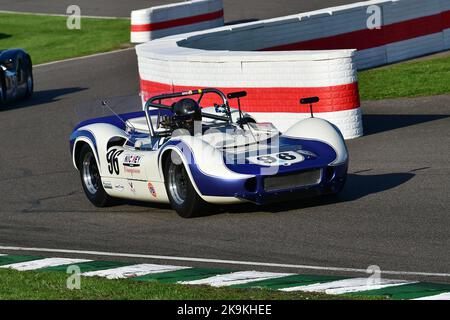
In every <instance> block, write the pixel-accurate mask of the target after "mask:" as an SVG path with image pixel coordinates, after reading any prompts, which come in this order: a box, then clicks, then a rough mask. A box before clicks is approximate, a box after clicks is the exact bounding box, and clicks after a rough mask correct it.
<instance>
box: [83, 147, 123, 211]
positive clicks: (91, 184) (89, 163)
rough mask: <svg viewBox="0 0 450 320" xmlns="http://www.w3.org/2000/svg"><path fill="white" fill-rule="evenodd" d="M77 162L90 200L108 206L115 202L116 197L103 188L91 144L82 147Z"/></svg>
mask: <svg viewBox="0 0 450 320" xmlns="http://www.w3.org/2000/svg"><path fill="white" fill-rule="evenodd" d="M77 164H78V170H79V171H80V177H81V184H82V185H83V190H84V193H85V194H86V197H87V198H88V199H89V201H90V202H92V204H93V205H94V206H96V207H108V206H111V205H112V204H114V198H112V197H110V196H109V195H108V194H107V193H106V192H105V189H104V188H103V184H102V179H101V177H100V171H99V169H98V165H97V161H96V159H95V156H94V152H93V151H92V149H91V147H89V145H87V144H85V145H83V147H82V148H81V150H80V154H79V156H78V163H77Z"/></svg>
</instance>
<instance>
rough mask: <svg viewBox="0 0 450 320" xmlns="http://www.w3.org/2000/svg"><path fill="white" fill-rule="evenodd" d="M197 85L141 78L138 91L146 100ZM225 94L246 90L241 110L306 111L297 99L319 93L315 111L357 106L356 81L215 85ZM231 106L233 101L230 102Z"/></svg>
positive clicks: (209, 99)
mask: <svg viewBox="0 0 450 320" xmlns="http://www.w3.org/2000/svg"><path fill="white" fill-rule="evenodd" d="M195 89H201V88H200V87H194V86H193V87H189V86H177V85H175V86H172V85H169V84H164V83H159V82H153V81H148V80H142V79H141V92H142V93H143V95H144V98H145V99H148V98H150V97H151V96H154V95H158V94H162V93H173V92H179V91H186V90H195ZM218 89H219V90H221V91H223V92H224V93H226V94H227V93H229V92H233V91H240V90H245V91H247V97H245V98H243V99H242V100H241V106H242V110H244V111H247V112H290V113H297V112H309V107H308V106H304V105H300V104H299V100H300V98H304V97H310V96H318V97H319V98H320V101H319V103H317V104H315V105H314V112H334V111H344V110H351V109H356V108H359V106H360V101H359V93H358V83H357V82H355V83H350V84H345V85H337V86H330V87H318V88H218ZM219 102H220V101H219V100H218V98H216V96H215V95H212V94H210V95H207V96H205V97H204V98H203V100H202V106H203V107H204V106H212V105H213V104H214V103H219ZM231 104H232V105H234V104H235V103H234V102H231Z"/></svg>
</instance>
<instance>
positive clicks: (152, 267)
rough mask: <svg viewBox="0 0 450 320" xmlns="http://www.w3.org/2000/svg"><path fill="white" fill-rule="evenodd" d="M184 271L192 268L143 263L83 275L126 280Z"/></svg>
mask: <svg viewBox="0 0 450 320" xmlns="http://www.w3.org/2000/svg"><path fill="white" fill-rule="evenodd" d="M182 269H190V267H180V266H167V265H158V264H148V263H142V264H135V265H131V266H125V267H119V268H112V269H107V270H99V271H90V272H85V273H82V274H81V275H83V276H86V277H105V278H107V279H124V278H131V277H139V276H144V275H146V274H152V273H163V272H169V271H177V270H182Z"/></svg>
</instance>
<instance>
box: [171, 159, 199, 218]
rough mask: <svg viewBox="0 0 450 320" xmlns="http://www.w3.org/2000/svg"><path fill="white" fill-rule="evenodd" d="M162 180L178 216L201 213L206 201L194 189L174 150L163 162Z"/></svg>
mask: <svg viewBox="0 0 450 320" xmlns="http://www.w3.org/2000/svg"><path fill="white" fill-rule="evenodd" d="M164 180H165V185H166V191H167V195H168V197H169V201H170V204H171V205H172V208H173V209H174V210H175V211H176V212H177V213H178V215H179V216H180V217H183V218H194V217H199V216H201V215H202V213H203V212H204V210H205V208H206V207H207V203H206V202H205V201H204V200H203V199H202V198H200V196H199V195H198V194H197V191H195V188H194V186H193V185H192V182H191V180H190V178H189V175H188V173H187V171H186V168H185V167H184V165H183V162H182V161H181V158H180V156H179V155H178V154H177V153H176V152H174V151H172V153H171V154H170V155H169V156H168V157H167V158H166V161H165V163H164Z"/></svg>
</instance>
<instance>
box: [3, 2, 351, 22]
mask: <svg viewBox="0 0 450 320" xmlns="http://www.w3.org/2000/svg"><path fill="white" fill-rule="evenodd" d="M174 2H182V0H179V1H176V0H127V1H111V0H0V10H11V11H21V12H37V13H52V14H66V10H67V7H68V6H69V5H72V4H76V5H78V6H79V7H80V9H81V14H82V15H90V16H111V17H130V12H131V10H136V9H144V8H148V7H152V6H156V5H161V4H167V3H174ZM352 2H358V1H357V0H315V1H311V0H273V1H267V0H223V3H224V11H225V20H226V21H235V20H243V19H265V18H274V17H279V16H283V15H288V14H294V13H299V12H304V11H311V10H316V9H322V8H325V7H330V6H337V5H342V4H348V3H352Z"/></svg>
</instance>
